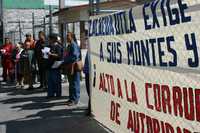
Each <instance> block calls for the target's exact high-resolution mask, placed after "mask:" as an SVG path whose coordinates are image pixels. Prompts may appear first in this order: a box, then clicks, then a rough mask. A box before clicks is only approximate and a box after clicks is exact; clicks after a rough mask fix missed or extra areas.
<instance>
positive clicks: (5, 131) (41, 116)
mask: <svg viewBox="0 0 200 133" xmlns="http://www.w3.org/2000/svg"><path fill="white" fill-rule="evenodd" d="M81 86H82V87H81V102H80V103H79V105H78V106H76V107H70V108H69V107H68V106H67V105H66V101H67V96H68V89H67V88H68V87H67V84H66V83H65V84H64V85H63V95H64V96H63V97H62V98H60V99H52V100H47V99H46V98H45V96H46V92H45V91H42V90H34V91H27V90H24V89H17V88H16V87H15V85H14V84H13V85H11V84H9V85H8V84H5V83H3V82H1V86H0V133H107V131H106V130H105V128H103V127H102V126H100V124H98V123H97V122H96V121H95V120H93V119H92V118H89V117H86V116H85V113H86V108H87V100H88V98H87V95H86V91H85V87H84V83H83V82H82V83H81Z"/></svg>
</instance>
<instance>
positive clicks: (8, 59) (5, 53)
mask: <svg viewBox="0 0 200 133" xmlns="http://www.w3.org/2000/svg"><path fill="white" fill-rule="evenodd" d="M12 50H13V45H12V43H11V42H10V39H9V38H5V44H4V45H3V46H2V47H1V48H0V51H1V54H2V66H3V76H2V77H3V81H5V82H6V81H7V80H8V78H9V79H11V76H12V69H13V67H14V64H13V62H12Z"/></svg>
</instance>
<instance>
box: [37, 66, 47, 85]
mask: <svg viewBox="0 0 200 133" xmlns="http://www.w3.org/2000/svg"><path fill="white" fill-rule="evenodd" d="M39 77H40V86H41V87H45V88H46V87H47V70H46V69H45V68H44V67H39Z"/></svg>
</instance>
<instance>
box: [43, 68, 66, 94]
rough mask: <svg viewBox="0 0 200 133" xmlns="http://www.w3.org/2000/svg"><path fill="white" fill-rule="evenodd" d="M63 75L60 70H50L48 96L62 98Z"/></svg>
mask: <svg viewBox="0 0 200 133" xmlns="http://www.w3.org/2000/svg"><path fill="white" fill-rule="evenodd" d="M61 88H62V87H61V73H60V70H59V69H50V70H49V71H48V94H47V96H49V97H52V96H61V94H62V90H61Z"/></svg>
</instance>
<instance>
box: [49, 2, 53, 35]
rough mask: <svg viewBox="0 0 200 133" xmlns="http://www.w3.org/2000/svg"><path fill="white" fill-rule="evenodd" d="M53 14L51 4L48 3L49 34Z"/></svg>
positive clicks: (51, 28) (51, 27)
mask: <svg viewBox="0 0 200 133" xmlns="http://www.w3.org/2000/svg"><path fill="white" fill-rule="evenodd" d="M52 18H53V14H52V6H51V5H49V34H52V33H53V22H52Z"/></svg>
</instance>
